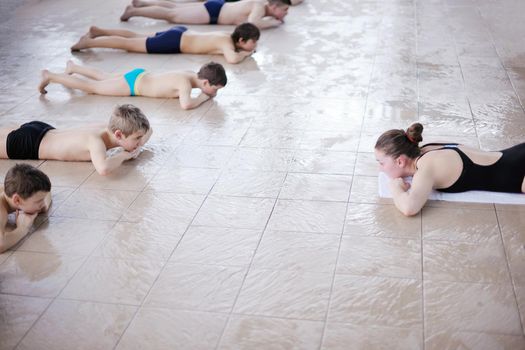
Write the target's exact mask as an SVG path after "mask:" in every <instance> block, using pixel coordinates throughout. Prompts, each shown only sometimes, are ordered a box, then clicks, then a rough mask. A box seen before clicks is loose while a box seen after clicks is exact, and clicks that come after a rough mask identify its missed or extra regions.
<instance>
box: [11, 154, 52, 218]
mask: <svg viewBox="0 0 525 350" xmlns="http://www.w3.org/2000/svg"><path fill="white" fill-rule="evenodd" d="M50 191H51V181H49V177H47V175H46V174H44V173H43V172H42V171H40V170H38V169H37V168H35V167H33V166H31V165H29V164H16V165H15V166H14V167H12V168H11V169H9V171H8V172H7V174H6V176H5V180H4V193H5V195H6V196H7V197H9V198H11V200H12V201H13V204H14V205H15V208H16V209H20V210H22V211H23V212H25V213H28V214H34V213H38V212H40V211H41V210H42V209H43V208H44V205H45V203H44V199H45V197H46V196H47V194H48V193H49V192H50Z"/></svg>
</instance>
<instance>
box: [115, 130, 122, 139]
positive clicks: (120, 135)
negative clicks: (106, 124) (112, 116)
mask: <svg viewBox="0 0 525 350" xmlns="http://www.w3.org/2000/svg"><path fill="white" fill-rule="evenodd" d="M113 134H114V135H115V137H116V138H117V139H118V140H120V139H122V138H124V133H123V132H122V130H119V129H117V130H115V131H114V132H113Z"/></svg>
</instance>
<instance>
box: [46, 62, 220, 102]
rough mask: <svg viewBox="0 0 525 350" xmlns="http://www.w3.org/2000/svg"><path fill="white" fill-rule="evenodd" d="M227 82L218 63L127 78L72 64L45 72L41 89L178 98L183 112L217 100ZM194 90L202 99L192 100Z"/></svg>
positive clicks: (133, 73)
mask: <svg viewBox="0 0 525 350" xmlns="http://www.w3.org/2000/svg"><path fill="white" fill-rule="evenodd" d="M73 74H79V75H83V76H84V77H86V78H88V79H81V78H77V77H76V76H73ZM226 82H227V78H226V72H225V71H224V68H223V66H222V65H220V64H219V63H215V62H210V63H207V64H205V65H204V66H202V67H201V68H200V70H199V72H198V73H194V72H183V71H172V72H166V73H149V72H146V71H145V70H144V69H142V68H136V69H133V70H131V71H129V72H127V73H125V74H122V73H121V74H112V73H106V72H103V71H100V70H98V69H95V68H91V67H86V66H80V65H78V64H75V63H74V62H73V61H68V62H67V67H66V70H65V72H64V73H62V74H60V73H52V72H50V71H48V70H47V69H44V70H43V71H42V81H41V82H40V85H39V87H38V89H39V91H40V93H42V94H46V93H47V91H46V89H45V88H46V86H47V85H49V84H50V83H58V84H62V85H64V86H65V87H68V88H70V89H79V90H82V91H85V92H87V93H89V94H96V95H104V96H145V97H156V98H178V99H179V100H180V105H181V107H182V108H183V109H193V108H196V107H198V106H199V105H201V104H202V103H204V102H205V101H207V100H209V99H210V98H213V97H215V95H217V91H218V90H219V89H221V88H223V87H224V86H225V85H226ZM193 88H197V89H200V90H201V93H200V94H199V96H197V97H195V98H193V97H191V89H193Z"/></svg>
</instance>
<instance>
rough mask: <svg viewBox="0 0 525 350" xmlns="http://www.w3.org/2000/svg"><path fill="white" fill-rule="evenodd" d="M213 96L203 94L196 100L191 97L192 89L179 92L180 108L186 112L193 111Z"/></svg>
mask: <svg viewBox="0 0 525 350" xmlns="http://www.w3.org/2000/svg"><path fill="white" fill-rule="evenodd" d="M210 98H211V96H208V95H206V94H205V93H203V92H201V93H200V94H199V96H197V97H196V98H192V97H191V88H189V89H180V90H179V100H180V106H181V107H182V109H184V110H188V109H193V108H196V107H198V106H200V105H201V104H203V103H204V102H206V101H208V100H209V99H210Z"/></svg>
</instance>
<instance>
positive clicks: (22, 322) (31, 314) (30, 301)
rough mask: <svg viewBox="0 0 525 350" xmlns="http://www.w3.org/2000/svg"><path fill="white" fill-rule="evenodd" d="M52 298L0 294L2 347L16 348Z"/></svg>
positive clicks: (0, 345)
mask: <svg viewBox="0 0 525 350" xmlns="http://www.w3.org/2000/svg"><path fill="white" fill-rule="evenodd" d="M50 302H51V299H43V298H30V297H22V296H18V295H7V294H0V320H2V322H0V334H2V337H1V338H0V349H14V348H15V346H16V344H17V343H18V342H19V341H20V340H21V339H22V337H23V336H24V335H25V334H26V332H27V331H28V330H29V328H30V327H31V326H32V325H33V323H34V322H35V321H36V320H37V319H38V317H39V316H40V314H41V313H42V312H44V310H45V309H46V307H47V305H49V303H50Z"/></svg>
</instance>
